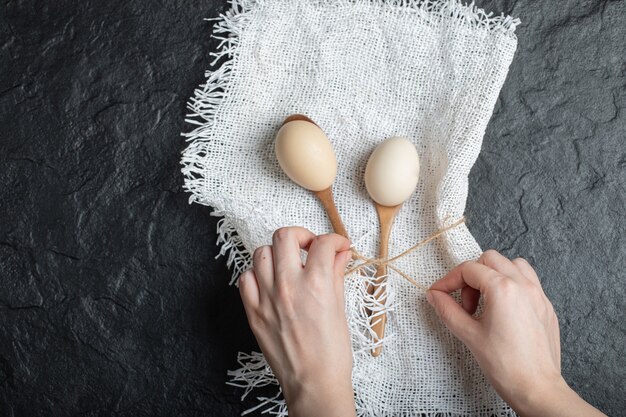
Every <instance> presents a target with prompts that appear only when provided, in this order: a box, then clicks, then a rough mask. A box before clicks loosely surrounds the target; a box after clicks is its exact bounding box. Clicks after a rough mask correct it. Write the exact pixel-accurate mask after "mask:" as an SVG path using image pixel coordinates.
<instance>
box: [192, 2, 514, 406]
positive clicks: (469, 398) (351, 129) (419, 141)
mask: <svg viewBox="0 0 626 417" xmlns="http://www.w3.org/2000/svg"><path fill="white" fill-rule="evenodd" d="M231 3H232V4H231V6H232V7H231V10H229V11H228V12H226V13H225V14H224V15H222V16H220V18H219V19H217V21H216V23H215V26H214V33H213V36H214V37H216V38H217V39H219V40H220V41H221V43H220V45H219V48H218V50H217V51H216V52H215V53H213V54H212V55H213V58H214V61H213V62H212V63H211V64H210V65H211V68H212V69H211V70H210V71H208V72H207V81H206V83H205V84H203V85H201V86H200V87H199V88H198V89H197V90H196V91H195V93H194V96H193V97H192V98H191V100H190V103H189V109H190V113H189V115H188V117H187V122H189V123H190V125H188V126H190V129H187V131H186V133H184V135H185V136H186V137H187V138H188V141H189V145H188V147H187V149H186V150H185V151H184V153H183V159H182V164H183V169H182V171H183V173H184V175H185V188H186V189H187V190H188V191H190V192H191V197H190V200H191V201H192V202H197V203H200V204H205V205H208V206H211V207H213V208H214V211H213V213H212V214H213V215H216V216H222V217H223V219H221V220H220V222H219V226H218V233H219V241H218V243H219V244H221V245H222V247H221V253H222V254H225V255H227V256H228V264H229V265H230V266H231V268H232V270H233V280H232V282H236V278H237V277H238V276H239V274H240V273H241V272H242V271H243V270H245V269H247V268H249V267H250V265H251V260H250V254H251V253H252V252H253V251H254V249H255V248H256V247H258V246H260V245H265V244H271V237H272V234H273V232H274V230H275V229H277V228H279V227H283V226H290V225H300V226H304V227H307V228H308V229H310V230H312V231H313V232H315V233H318V234H321V233H328V232H330V231H331V228H330V224H329V222H328V220H327V218H326V216H325V213H324V211H323V209H322V206H321V204H320V203H319V202H318V201H317V200H316V198H315V196H314V195H313V194H312V193H311V192H309V191H307V190H304V189H302V188H300V187H298V186H297V185H296V184H295V183H293V182H292V181H291V180H290V179H289V178H288V177H287V176H286V175H285V174H284V173H283V172H282V171H281V169H280V166H279V165H278V162H277V160H276V157H275V154H274V146H273V140H274V138H275V135H276V132H277V129H278V127H279V126H280V123H281V121H282V120H283V119H284V118H285V117H286V116H288V115H289V114H292V113H303V114H306V115H308V116H309V117H311V118H312V119H313V120H315V122H316V123H317V124H318V125H319V126H320V127H321V128H322V129H323V130H324V131H325V132H326V134H327V136H328V138H329V140H330V141H331V143H332V145H333V147H334V149H335V152H336V154H337V161H338V175H337V179H336V182H335V185H334V193H335V199H336V203H337V206H338V208H339V211H340V213H341V215H342V217H343V220H344V222H345V224H346V227H347V229H348V232H349V234H350V237H351V239H352V241H353V242H354V243H355V245H356V247H357V248H358V250H359V251H360V253H362V254H364V255H366V256H375V255H376V253H377V247H378V219H377V217H376V211H375V209H374V206H373V203H372V201H371V200H370V198H369V197H368V194H367V192H366V189H365V185H364V180H363V178H364V171H365V165H366V163H367V159H368V157H369V155H370V154H371V152H372V150H373V149H374V148H375V147H376V145H377V144H379V143H380V142H381V141H383V140H384V139H386V138H388V137H390V136H395V135H402V136H406V137H407V138H409V139H410V140H411V141H412V142H413V143H414V144H415V146H416V147H417V150H418V152H419V155H420V162H421V168H420V170H421V172H420V181H419V184H418V186H417V189H416V191H415V193H414V194H413V195H412V196H411V198H410V199H409V200H408V201H407V202H406V203H405V205H404V206H403V208H402V209H401V211H400V212H399V215H398V218H397V220H396V222H395V226H394V230H393V233H392V237H391V242H390V254H391V255H392V256H393V255H394V254H397V253H399V252H401V251H403V250H404V249H407V248H409V247H411V246H413V245H414V244H415V243H416V242H418V241H420V240H422V239H424V238H426V237H428V236H429V235H432V234H433V233H435V232H436V231H437V230H439V229H441V228H442V227H445V226H446V225H448V224H451V223H453V222H454V221H456V220H458V219H460V218H461V217H462V216H463V214H464V210H465V201H466V197H467V192H468V174H469V171H470V168H471V167H472V165H473V164H474V162H475V160H476V158H477V156H478V153H479V151H480V147H481V143H482V138H483V135H484V132H485V128H486V126H487V123H488V121H489V119H490V116H491V113H492V111H493V108H494V105H495V103H496V100H497V97H498V93H499V91H500V89H501V87H502V85H503V83H504V80H505V77H506V74H507V71H508V67H509V65H510V62H511V60H512V58H513V55H514V52H515V49H516V45H517V40H516V37H515V35H514V30H515V26H516V25H517V24H518V23H519V22H518V21H517V20H516V19H512V18H511V17H506V16H492V15H490V14H486V13H485V12H483V11H482V10H480V9H478V8H476V7H475V6H473V5H470V6H465V5H462V4H460V3H459V2H457V1H454V0H430V1H417V0H415V1H410V0H405V1H397V0H396V1H382V0H335V1H333V0H314V1H311V0H289V1H279V0H276V1H262V0H256V1H253V0H235V1H232V2H231ZM480 253H481V249H480V247H479V246H478V244H477V243H476V241H475V240H474V238H473V237H472V235H471V234H470V233H469V231H468V229H467V228H466V226H465V224H461V225H460V226H458V227H455V228H454V229H452V230H450V231H448V232H446V233H445V234H444V235H443V236H442V237H439V238H437V239H436V240H434V241H433V242H431V243H429V244H428V245H426V246H424V247H422V248H420V249H419V250H417V251H415V252H412V253H411V254H409V255H407V256H405V257H403V258H401V259H399V260H397V261H396V262H394V265H395V266H396V267H398V268H399V269H400V270H402V271H404V272H405V273H407V274H408V275H409V276H411V277H413V278H414V279H415V280H416V281H417V282H419V283H420V284H422V285H426V286H428V285H430V284H432V283H433V282H434V281H435V280H437V279H438V278H440V277H442V276H443V275H444V274H445V273H446V272H447V271H449V270H450V269H451V268H452V267H453V266H455V265H456V264H458V263H460V262H462V261H464V260H468V259H475V258H476V257H478V256H479V255H480ZM369 279H370V278H367V277H363V276H361V275H359V274H358V273H354V274H351V275H350V276H348V277H346V282H345V283H346V285H345V296H346V314H347V317H348V321H349V325H350V331H351V335H352V347H353V356H354V370H353V384H354V390H355V401H356V407H357V411H358V414H359V415H360V416H418V415H421V414H423V415H428V416H435V415H449V416H490V415H502V416H505V415H514V413H513V412H512V411H511V410H510V409H509V408H508V407H507V406H506V404H505V403H504V402H503V401H502V400H501V399H500V398H499V397H498V396H497V394H496V393H495V392H494V391H493V389H492V388H491V387H490V386H489V385H488V383H487V382H486V380H485V378H484V376H483V374H482V372H481V370H480V368H479V367H478V365H477V363H476V362H475V360H474V359H473V358H472V356H471V354H470V353H469V351H468V350H467V349H466V348H465V347H464V346H463V344H462V343H460V342H459V341H458V340H457V339H456V338H455V337H454V336H453V335H452V334H451V333H450V332H449V331H448V330H446V329H445V328H444V327H443V326H442V324H441V322H440V320H439V319H438V318H437V317H436V315H435V313H434V311H433V310H432V308H431V307H430V306H429V305H428V303H427V302H426V299H425V295H424V293H423V291H421V290H420V289H419V288H416V287H414V286H413V285H411V284H410V283H408V282H407V281H406V280H404V279H403V278H401V277H400V276H399V275H398V274H396V273H394V272H393V271H392V272H391V273H390V276H389V279H388V282H387V288H386V291H387V293H388V294H389V298H388V300H387V304H386V305H385V306H381V305H379V304H377V303H376V301H375V300H374V299H372V297H371V296H370V297H368V295H367V292H366V291H365V287H366V285H367V282H368V280H369ZM365 306H367V307H369V308H370V309H373V310H374V311H375V312H380V311H382V310H383V309H385V311H386V312H387V314H388V319H389V321H388V323H387V331H386V338H385V339H384V340H383V341H382V343H383V353H382V355H381V356H379V357H372V355H371V354H370V350H371V348H372V337H371V334H370V329H369V325H368V323H369V321H368V318H367V314H366V312H365V309H364V307H365ZM238 360H239V363H240V365H241V368H240V369H237V370H234V371H232V372H231V373H230V383H233V384H235V385H238V386H241V387H243V388H244V389H243V390H242V393H243V394H245V395H247V394H252V395H254V396H256V397H259V403H258V405H257V406H256V407H255V408H256V409H257V412H259V411H267V412H268V413H270V414H271V413H273V414H276V415H287V411H288V410H287V409H286V406H285V404H284V401H283V400H282V396H281V394H280V388H279V386H278V385H277V383H276V380H275V379H274V377H273V375H272V373H271V369H270V368H269V367H268V366H267V364H266V363H265V361H264V359H263V356H262V355H261V354H260V353H256V352H253V353H249V354H248V353H240V354H239V356H238ZM320 366H323V364H320ZM268 385H269V386H270V390H273V391H274V393H275V395H272V396H269V397H267V396H266V397H263V396H259V395H257V394H255V393H256V392H257V389H256V388H258V387H261V386H268ZM266 390H267V387H266Z"/></svg>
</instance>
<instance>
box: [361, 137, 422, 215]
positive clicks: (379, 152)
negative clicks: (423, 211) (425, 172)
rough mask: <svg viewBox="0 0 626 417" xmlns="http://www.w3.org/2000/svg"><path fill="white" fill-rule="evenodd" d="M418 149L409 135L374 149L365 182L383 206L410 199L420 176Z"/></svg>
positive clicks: (391, 139) (370, 193)
mask: <svg viewBox="0 0 626 417" xmlns="http://www.w3.org/2000/svg"><path fill="white" fill-rule="evenodd" d="M419 170H420V164H419V156H418V154H417V149H415V146H414V145H413V143H411V141H409V140H408V139H407V138H404V137H400V136H396V137H392V138H389V139H387V140H385V141H383V142H382V143H381V144H380V145H378V146H377V147H376V149H374V152H372V155H371V156H370V158H369V160H368V161H367V166H366V167H365V186H366V188H367V192H368V193H369V195H370V196H371V197H372V199H373V200H374V201H375V202H377V203H378V204H380V205H383V206H397V205H399V204H402V203H403V202H404V201H405V200H407V199H408V198H409V197H410V196H411V194H412V193H413V191H414V190H415V187H416V186H417V181H418V180H419Z"/></svg>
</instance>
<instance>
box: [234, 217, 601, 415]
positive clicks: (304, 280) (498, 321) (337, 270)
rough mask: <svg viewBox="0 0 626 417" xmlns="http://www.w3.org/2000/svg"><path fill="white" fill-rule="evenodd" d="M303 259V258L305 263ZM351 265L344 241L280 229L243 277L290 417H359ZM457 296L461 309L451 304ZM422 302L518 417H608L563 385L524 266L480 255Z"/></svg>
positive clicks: (556, 352)
mask: <svg viewBox="0 0 626 417" xmlns="http://www.w3.org/2000/svg"><path fill="white" fill-rule="evenodd" d="M301 250H306V251H307V252H308V254H307V261H306V264H303V263H302V261H301V257H300V251H301ZM350 258H351V252H350V242H349V241H348V239H346V238H344V237H342V236H339V235H337V234H327V235H320V236H316V235H315V234H313V233H312V232H310V231H309V230H307V229H305V228H302V227H286V228H281V229H278V230H277V231H276V232H275V233H274V235H273V238H272V245H271V246H262V247H259V248H257V249H256V250H255V252H254V254H253V268H252V269H250V270H248V271H246V272H244V273H243V274H242V275H241V277H240V281H239V290H240V293H241V298H242V301H243V304H244V307H245V310H246V315H247V317H248V321H249V323H250V327H251V329H252V331H253V333H254V335H255V337H256V339H257V341H258V342H259V346H260V348H261V350H262V351H263V354H264V355H265V357H266V359H267V361H268V363H269V365H270V366H271V368H272V370H273V371H274V374H275V375H276V377H277V379H278V381H279V382H280V385H281V387H282V389H283V393H284V396H285V400H286V401H287V407H288V409H289V415H290V416H294V417H313V416H321V415H323V416H329V417H346V416H355V415H356V412H355V408H354V396H353V390H352V383H351V373H352V353H351V347H350V338H349V333H348V324H347V321H346V317H345V311H344V288H343V285H344V271H345V268H346V266H347V264H348V262H349V260H350ZM457 290H460V293H461V303H460V304H459V303H457V301H456V300H455V298H453V297H452V295H451V293H453V292H455V291H457ZM481 296H482V297H483V298H484V308H483V311H482V313H481V314H480V316H478V317H477V316H476V314H475V312H476V308H477V305H478V301H479V298H480V297H481ZM427 299H428V302H429V303H430V304H431V305H432V306H433V308H434V309H435V311H436V312H437V314H438V315H439V317H440V318H441V321H442V325H445V326H446V327H447V328H448V329H449V330H450V331H451V332H452V333H453V334H454V335H455V336H456V337H457V338H459V339H460V340H461V341H462V342H463V343H464V344H465V345H466V346H467V347H468V349H469V350H470V351H471V353H472V354H473V355H474V357H475V359H476V361H477V362H478V364H479V365H480V367H481V369H482V370H483V372H484V374H485V375H486V377H487V379H488V380H489V382H490V383H491V384H492V386H493V387H494V388H495V390H496V391H497V392H498V394H500V396H501V397H502V398H503V399H504V400H505V401H507V402H508V403H509V405H510V406H511V407H512V408H513V409H514V410H515V411H516V412H517V413H518V414H519V415H521V416H522V417H527V416H528V417H535V416H537V417H539V416H542V417H561V416H563V417H566V416H567V417H578V416H580V417H582V416H585V417H596V416H604V414H603V413H601V412H600V411H598V410H597V409H595V408H594V407H592V406H591V405H589V404H588V403H587V402H585V401H584V400H583V399H582V398H580V397H579V396H578V395H577V394H576V393H575V392H574V391H573V390H572V389H571V388H570V387H569V386H568V385H567V383H566V382H565V380H564V379H563V377H562V376H561V347H560V339H559V324H558V320H557V317H556V314H555V312H554V309H553V307H552V304H551V303H550V301H549V300H548V299H547V297H546V295H545V294H544V292H543V289H542V287H541V284H540V281H539V278H538V277H537V274H536V273H535V271H534V269H533V268H532V267H531V266H530V264H529V263H528V262H526V261H525V260H524V259H522V258H517V259H514V260H512V261H511V260H509V259H507V258H506V257H504V256H502V255H500V254H499V253H498V252H496V251H493V250H489V251H486V252H484V253H483V254H482V256H481V257H480V258H479V259H478V260H477V261H469V262H464V263H462V264H460V265H458V266H457V267H455V268H453V269H452V270H451V271H450V272H449V273H448V274H447V275H446V276H444V277H443V278H441V279H440V280H439V281H437V282H436V283H434V284H433V285H432V286H431V287H430V290H429V291H428V292H427Z"/></svg>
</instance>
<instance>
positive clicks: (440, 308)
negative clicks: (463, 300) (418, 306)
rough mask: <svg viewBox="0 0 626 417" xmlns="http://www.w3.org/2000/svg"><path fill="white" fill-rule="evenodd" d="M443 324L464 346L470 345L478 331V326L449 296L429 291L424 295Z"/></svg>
mask: <svg viewBox="0 0 626 417" xmlns="http://www.w3.org/2000/svg"><path fill="white" fill-rule="evenodd" d="M426 297H427V299H428V302H429V303H430V304H431V305H432V306H433V308H434V309H435V311H436V312H437V315H438V316H439V318H441V321H443V324H445V326H446V327H447V328H448V329H450V331H451V332H452V334H454V335H455V336H456V337H458V338H459V339H460V340H461V341H462V342H464V343H465V344H470V343H471V342H472V341H473V340H474V339H475V337H476V334H477V333H478V331H479V327H478V326H479V324H478V322H477V321H476V320H474V318H472V316H471V315H469V314H468V313H467V311H465V310H464V309H463V307H461V305H460V304H459V303H457V302H456V300H455V299H454V298H453V297H452V296H451V295H449V294H447V293H445V292H443V291H438V290H433V289H430V290H428V292H427V293H426Z"/></svg>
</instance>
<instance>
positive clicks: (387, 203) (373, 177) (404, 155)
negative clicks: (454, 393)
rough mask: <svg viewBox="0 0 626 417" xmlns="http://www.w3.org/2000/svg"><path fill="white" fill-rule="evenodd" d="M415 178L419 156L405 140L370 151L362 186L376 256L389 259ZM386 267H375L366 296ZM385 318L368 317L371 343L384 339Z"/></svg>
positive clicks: (389, 141)
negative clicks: (374, 226) (370, 209)
mask: <svg viewBox="0 0 626 417" xmlns="http://www.w3.org/2000/svg"><path fill="white" fill-rule="evenodd" d="M418 179H419V157H418V155H417V150H416V149H415V146H414V145H413V144H412V143H411V142H410V141H409V140H408V139H406V138H403V137H393V138H390V139H387V140H386V141H384V142H382V143H381V144H380V145H378V147H377V148H376V149H375V150H374V152H372V155H371V156H370V158H369V160H368V161H367V167H366V169H365V185H366V187H367V191H368V193H369V194H370V197H372V200H374V205H375V207H376V213H377V214H378V222H379V223H380V243H379V249H378V257H379V258H380V259H387V258H388V256H389V238H390V237H391V229H392V226H393V222H394V220H395V218H396V214H397V213H398V211H400V208H401V207H402V204H403V203H404V201H406V200H407V199H408V198H409V197H410V196H411V194H412V193H413V191H414V190H415V187H416V185H417V181H418ZM387 272H388V268H387V266H386V265H377V267H376V279H375V280H374V282H373V283H372V284H371V285H370V286H369V287H368V288H367V291H368V293H369V294H370V295H372V294H375V293H376V289H377V288H379V286H380V285H381V284H382V283H383V282H384V280H385V279H386V276H387ZM386 298H387V295H386V294H385V292H384V291H382V290H379V291H378V292H377V293H376V300H377V301H378V302H380V303H381V305H384V304H385V301H386ZM386 323H387V315H386V314H385V313H384V312H383V313H382V314H380V315H378V316H377V317H372V318H371V326H372V331H373V332H374V334H375V335H376V336H375V338H374V341H375V342H378V341H380V340H382V338H383V337H384V336H385V325H386ZM381 352H382V346H377V347H376V348H374V349H373V350H372V356H378V355H380V353H381Z"/></svg>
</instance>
